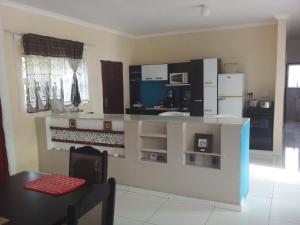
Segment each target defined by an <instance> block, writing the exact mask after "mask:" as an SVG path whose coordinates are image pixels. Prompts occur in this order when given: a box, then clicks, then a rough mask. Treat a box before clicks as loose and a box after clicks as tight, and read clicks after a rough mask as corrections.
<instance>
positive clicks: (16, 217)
mask: <svg viewBox="0 0 300 225" xmlns="http://www.w3.org/2000/svg"><path fill="white" fill-rule="evenodd" d="M44 175H45V174H41V173H34V172H21V173H18V174H16V175H13V176H10V177H8V178H7V179H6V180H4V181H3V182H1V183H0V217H4V218H7V219H9V220H10V221H11V223H12V224H13V225H57V224H61V223H62V222H64V221H65V220H66V216H67V208H68V206H69V205H70V204H73V203H75V202H77V201H78V200H79V199H80V198H82V197H83V196H84V195H85V194H86V193H87V192H89V190H90V189H92V188H97V184H93V185H89V184H86V185H84V186H82V187H80V188H79V189H77V190H74V191H72V192H70V193H67V194H64V195H60V196H52V195H49V194H44V193H39V192H35V191H31V190H27V189H25V188H24V187H23V186H24V184H25V183H27V182H29V181H32V180H35V179H37V178H39V177H41V176H44Z"/></svg>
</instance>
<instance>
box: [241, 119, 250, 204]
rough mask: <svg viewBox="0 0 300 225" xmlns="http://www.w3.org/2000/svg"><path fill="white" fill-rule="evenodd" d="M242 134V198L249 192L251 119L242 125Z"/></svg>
mask: <svg viewBox="0 0 300 225" xmlns="http://www.w3.org/2000/svg"><path fill="white" fill-rule="evenodd" d="M241 132H242V135H241V177H240V182H241V185H240V198H241V200H242V199H243V198H246V197H247V194H248V192H249V154H250V153H249V144H250V141H249V139H250V121H249V122H248V123H247V124H245V125H244V126H243V127H242V131H241Z"/></svg>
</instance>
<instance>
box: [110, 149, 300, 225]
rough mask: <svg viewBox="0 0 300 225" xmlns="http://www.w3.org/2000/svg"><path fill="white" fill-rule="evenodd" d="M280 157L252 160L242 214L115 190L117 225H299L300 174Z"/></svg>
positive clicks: (202, 203)
mask: <svg viewBox="0 0 300 225" xmlns="http://www.w3.org/2000/svg"><path fill="white" fill-rule="evenodd" d="M282 164H283V163H281V160H280V157H276V156H271V155H269V156H265V155H260V154H255V155H254V156H253V157H251V165H250V192H249V195H248V197H247V199H246V201H245V204H244V206H243V211H242V212H237V211H230V210H225V209H220V208H217V207H214V204H213V203H212V202H209V201H201V200H198V199H190V198H180V197H177V198H176V197H174V196H172V197H169V196H168V195H167V194H166V195H163V194H161V193H155V192H152V193H147V192H145V191H143V190H141V189H130V190H131V191H129V190H128V189H126V187H121V189H123V190H118V194H117V198H116V211H115V214H116V217H115V224H116V225H153V224H154V225H227V224H228V225H241V224H243V225H297V224H298V225H300V172H298V170H291V169H285V168H282V166H281V165H282Z"/></svg>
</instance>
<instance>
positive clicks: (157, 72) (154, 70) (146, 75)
mask: <svg viewBox="0 0 300 225" xmlns="http://www.w3.org/2000/svg"><path fill="white" fill-rule="evenodd" d="M142 80H143V81H155V80H157V81H159V80H168V65H167V64H161V65H143V66H142Z"/></svg>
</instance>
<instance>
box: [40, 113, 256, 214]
mask: <svg viewBox="0 0 300 225" xmlns="http://www.w3.org/2000/svg"><path fill="white" fill-rule="evenodd" d="M74 121H75V124H74ZM249 122H250V121H249V119H247V118H222V117H169V116H143V115H105V116H97V115H88V114H81V115H79V114H76V115H74V114H69V115H56V116H51V117H46V118H39V119H37V128H38V135H39V138H38V139H39V151H40V152H39V162H40V170H41V171H42V172H54V173H65V174H67V171H68V151H66V150H68V149H69V147H70V146H72V145H74V146H82V145H92V146H94V147H95V148H98V149H99V150H101V151H103V150H107V151H108V152H109V155H110V157H109V164H108V165H109V168H108V171H109V176H113V177H115V178H116V179H117V183H118V184H119V185H123V186H130V187H136V188H143V189H149V190H152V191H158V192H166V193H170V194H177V195H183V196H188V197H196V198H200V199H204V200H209V201H213V202H217V203H218V204H224V203H225V204H229V205H233V206H234V207H236V208H238V209H239V208H240V207H241V202H242V200H243V199H244V198H245V197H246V196H247V193H248V188H249V128H250V127H249V124H250V123H249ZM107 125H108V127H106V126H107ZM105 127H106V129H105ZM196 133H200V134H210V135H212V136H213V139H212V148H211V152H209V153H207V152H197V151H194V143H195V140H194V139H195V134H196Z"/></svg>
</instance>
